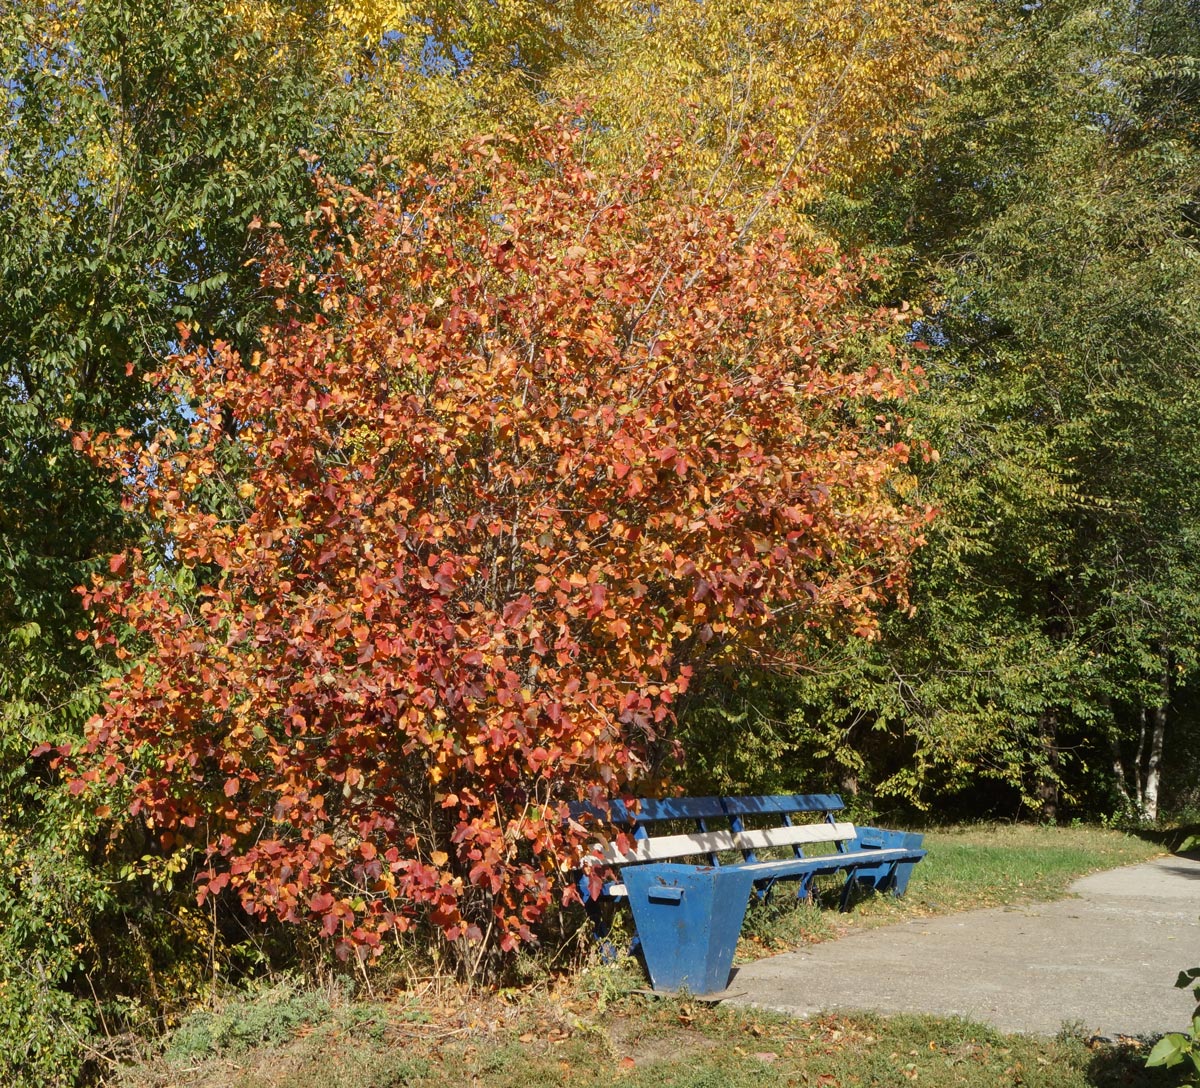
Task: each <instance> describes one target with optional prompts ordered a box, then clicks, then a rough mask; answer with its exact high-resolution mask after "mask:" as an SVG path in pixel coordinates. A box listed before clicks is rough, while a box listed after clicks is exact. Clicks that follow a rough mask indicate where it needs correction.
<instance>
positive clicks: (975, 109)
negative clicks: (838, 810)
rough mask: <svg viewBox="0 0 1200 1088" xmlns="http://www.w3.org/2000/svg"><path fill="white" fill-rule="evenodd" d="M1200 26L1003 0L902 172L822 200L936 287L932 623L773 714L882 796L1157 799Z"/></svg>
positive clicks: (852, 649) (1188, 365)
mask: <svg viewBox="0 0 1200 1088" xmlns="http://www.w3.org/2000/svg"><path fill="white" fill-rule="evenodd" d="M1195 27H1196V22H1195V20H1194V19H1191V18H1190V16H1189V9H1188V8H1187V6H1186V5H1182V4H1176V3H1161V4H1152V5H1151V4H1147V5H1138V6H1136V7H1135V8H1133V9H1130V10H1128V11H1126V10H1124V9H1122V10H1120V11H1117V10H1113V9H1106V8H1096V7H1094V6H1092V5H1089V4H1087V3H1072V4H1057V5H1053V6H1035V7H1032V8H1031V7H1028V6H1027V5H1026V6H1021V7H1017V6H1007V5H1004V6H997V7H996V8H994V9H992V12H991V17H990V21H989V24H988V25H987V26H986V27H985V28H984V32H983V38H982V40H981V43H980V46H979V48H978V51H977V54H976V56H975V58H974V64H973V65H972V70H971V72H970V74H969V75H966V76H964V77H962V78H959V79H956V80H952V81H951V82H950V83H949V84H948V87H947V93H946V95H945V97H944V98H942V99H941V100H940V101H939V102H938V104H937V106H936V108H935V109H934V111H933V114H932V116H931V118H930V126H929V128H928V130H927V135H926V138H925V139H924V140H922V141H920V142H918V143H915V144H913V145H911V146H910V147H909V148H907V149H906V150H905V152H904V153H903V156H902V157H901V158H900V159H898V160H897V161H896V164H895V176H894V177H893V178H892V179H891V180H889V181H888V183H887V184H886V185H881V187H880V188H879V189H878V190H877V192H876V194H875V196H874V197H873V198H872V199H871V200H869V201H865V202H856V201H852V200H849V199H846V198H837V197H831V198H830V199H829V200H827V201H826V203H825V205H824V214H825V216H826V217H827V218H826V222H827V223H828V224H829V226H830V229H833V230H835V231H837V232H840V233H841V234H842V236H843V237H846V238H849V239H851V240H853V241H854V242H856V243H858V244H861V245H876V246H878V245H882V246H884V247H886V248H888V249H889V251H890V255H891V257H892V264H891V268H892V280H891V283H890V284H889V285H888V289H889V290H891V291H894V292H896V293H897V294H900V295H902V296H906V297H909V298H912V299H914V300H921V299H923V300H924V305H925V307H926V314H925V316H924V318H923V319H922V321H921V322H920V323H919V324H918V326H917V327H916V329H915V332H914V336H916V337H920V338H921V339H922V340H923V341H924V342H925V343H926V344H927V345H928V346H929V347H930V349H931V350H930V351H929V352H928V353H927V355H926V359H927V368H928V371H929V375H930V380H929V384H928V386H927V387H926V390H925V392H924V394H923V396H922V397H921V398H920V400H919V402H918V404H917V408H916V415H917V426H918V428H919V431H920V433H921V434H923V435H924V436H925V437H927V438H928V439H929V440H930V441H931V443H932V444H933V446H934V447H935V448H936V449H937V450H939V451H940V455H941V456H940V459H939V460H937V461H936V462H931V463H930V464H928V465H925V466H917V467H916V469H915V472H916V474H917V476H918V478H919V487H920V494H921V496H922V497H923V498H924V499H925V500H926V501H929V502H931V503H933V504H935V505H936V506H938V507H939V509H940V511H941V513H940V516H939V518H938V519H937V521H936V523H935V526H934V528H933V529H932V531H931V534H930V547H929V548H928V549H926V550H925V551H923V553H922V554H921V556H920V557H919V558H918V561H917V568H916V570H915V574H914V587H915V588H914V597H913V600H914V604H915V605H916V607H917V613H916V616H915V618H914V619H913V620H911V621H910V620H909V619H908V618H907V617H905V616H903V615H895V616H892V617H889V618H888V620H887V622H886V624H885V637H884V639H883V640H882V641H881V642H880V643H879V644H877V645H873V646H863V645H854V644H851V645H849V646H837V647H832V648H831V651H830V654H829V656H828V657H827V658H826V661H825V667H826V671H825V672H824V673H823V674H822V675H819V676H817V677H815V678H810V679H808V680H805V681H804V682H803V683H801V684H800V685H799V687H798V688H797V689H796V690H797V696H798V698H799V699H800V703H801V705H800V707H799V708H798V709H796V710H794V711H793V712H792V714H791V717H790V719H788V715H787V713H784V714H782V715H781V716H780V718H779V719H778V720H781V721H784V722H787V724H786V726H785V731H787V734H788V735H789V736H791V737H792V738H793V740H794V743H795V744H796V745H797V746H801V747H803V746H809V747H810V748H812V747H814V746H815V748H816V750H818V751H824V752H827V753H833V752H840V753H842V754H841V755H840V756H838V757H831V759H833V761H834V762H835V764H840V765H842V766H844V767H845V768H846V769H847V770H848V771H849V772H850V773H851V774H852V775H858V776H861V778H862V779H863V781H864V782H869V783H870V784H871V785H872V786H873V787H874V789H875V790H877V791H879V793H881V794H884V795H886V794H895V795H899V796H907V797H910V798H915V797H919V796H921V795H922V793H924V794H925V795H926V796H928V795H930V794H931V793H933V792H936V791H939V790H940V791H943V795H944V794H945V791H951V792H953V791H956V790H959V789H961V788H962V787H964V786H967V785H974V784H978V783H979V782H980V781H981V780H987V779H992V780H994V781H996V782H997V783H999V784H1001V785H1002V786H1003V788H1002V789H1000V790H999V791H998V792H995V793H993V795H992V796H993V798H994V801H995V803H998V804H1003V805H1006V806H1009V811H1014V810H1016V808H1017V806H1019V805H1022V804H1023V805H1024V806H1025V807H1026V809H1027V810H1032V811H1036V812H1040V813H1041V814H1042V815H1043V816H1045V817H1049V818H1053V817H1054V816H1055V815H1056V813H1057V811H1058V803H1059V800H1060V798H1059V787H1060V786H1061V785H1063V784H1064V783H1065V784H1066V785H1068V787H1069V797H1070V799H1071V800H1073V801H1074V802H1075V803H1077V804H1079V805H1082V806H1085V807H1090V806H1095V807H1097V808H1100V809H1101V810H1104V811H1112V809H1113V807H1114V806H1118V805H1119V804H1120V801H1119V797H1120V795H1121V794H1122V791H1124V793H1125V794H1127V795H1128V796H1129V799H1130V802H1131V804H1132V806H1133V807H1135V808H1138V809H1140V811H1141V812H1142V813H1143V814H1144V815H1146V816H1148V817H1151V818H1152V817H1153V814H1154V812H1155V782H1156V777H1157V773H1158V771H1159V770H1160V769H1161V753H1162V751H1163V744H1164V736H1165V734H1164V731H1163V730H1164V728H1165V726H1166V724H1167V722H1168V718H1169V714H1170V709H1171V706H1172V704H1173V703H1175V702H1176V701H1177V700H1178V699H1179V698H1181V697H1188V696H1187V692H1188V690H1189V688H1190V685H1191V684H1193V683H1194V678H1195V672H1194V668H1195V665H1194V661H1195V639H1194V632H1195V631H1196V629H1197V628H1196V626H1195V622H1194V621H1195V616H1196V608H1197V604H1198V603H1200V599H1198V598H1197V597H1196V592H1195V591H1196V583H1195V573H1194V555H1195V550H1194V549H1195V539H1196V537H1195V534H1196V520H1195V500H1194V496H1195V493H1196V483H1197V480H1196V477H1195V471H1196V470H1195V460H1194V457H1193V456H1192V454H1191V453H1190V451H1191V450H1192V449H1193V448H1194V446H1195V442H1196V439H1195V435H1196V424H1195V418H1196V416H1195V409H1196V398H1197V394H1198V392H1200V390H1198V387H1197V368H1196V348H1195V345H1196V343H1197V333H1198V332H1200V328H1198V322H1200V309H1198V308H1197V306H1196V303H1195V299H1196V298H1197V297H1198V290H1197V289H1198V286H1200V285H1198V283H1197V280H1196V275H1197V273H1196V268H1197V265H1196V207H1197V201H1196V197H1197V192H1198V182H1200V158H1198V157H1197V147H1196V140H1195V137H1196V112H1195V111H1196V98H1195V94H1194V76H1193V75H1192V74H1191V73H1193V72H1194V70H1195V63H1196V62H1195V60H1194V58H1195V56H1196V54H1197V40H1196V37H1195ZM1143 734H1144V736H1145V740H1144V742H1142V743H1140V744H1139V743H1138V742H1137V738H1138V737H1139V736H1141V735H1143ZM1131 739H1132V740H1133V741H1134V746H1130V747H1126V748H1124V749H1123V754H1120V753H1122V746H1123V745H1125V744H1127V743H1128V742H1129V741H1130V740H1131ZM1112 746H1115V748H1112ZM1110 748H1112V750H1115V751H1117V752H1118V753H1119V755H1118V759H1117V763H1116V765H1114V762H1113V756H1112V751H1110ZM1135 748H1136V752H1137V754H1138V758H1140V759H1141V760H1143V761H1144V763H1143V765H1142V767H1141V770H1140V771H1139V772H1138V773H1137V775H1136V776H1135V774H1134V772H1133V770H1132V766H1133V763H1134V760H1133V759H1132V758H1131V757H1132V756H1133V755H1134V752H1135ZM851 752H852V753H854V756H853V757H852V756H851V755H849V754H848V753H851ZM1183 755H1184V753H1179V756H1177V758H1181V757H1182V756H1183ZM825 765H826V766H827V765H828V763H826V764H825ZM1126 775H1128V778H1127V779H1126V777H1125V776H1126ZM1147 787H1149V789H1148V790H1147ZM973 796H974V798H975V800H976V801H977V800H978V799H979V797H980V794H979V793H978V792H976V793H975V794H974V795H973Z"/></svg>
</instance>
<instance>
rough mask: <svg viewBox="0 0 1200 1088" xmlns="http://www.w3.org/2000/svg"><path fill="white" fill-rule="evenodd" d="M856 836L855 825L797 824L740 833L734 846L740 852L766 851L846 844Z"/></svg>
mask: <svg viewBox="0 0 1200 1088" xmlns="http://www.w3.org/2000/svg"><path fill="white" fill-rule="evenodd" d="M854 836H855V830H854V825H853V824H796V825H794V826H792V827H760V828H754V829H752V830H749V831H739V832H738V833H737V834H736V835H735V836H734V845H735V846H736V847H737V848H738V849H739V850H764V849H766V848H767V847H769V846H798V845H800V844H801V843H805V842H845V841H847V840H848V839H852V838H854Z"/></svg>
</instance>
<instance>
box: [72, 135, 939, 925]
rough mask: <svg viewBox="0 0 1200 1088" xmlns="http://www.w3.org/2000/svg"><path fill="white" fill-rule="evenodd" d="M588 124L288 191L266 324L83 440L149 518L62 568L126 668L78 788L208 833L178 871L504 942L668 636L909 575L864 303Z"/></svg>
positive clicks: (371, 917) (678, 665)
mask: <svg viewBox="0 0 1200 1088" xmlns="http://www.w3.org/2000/svg"><path fill="white" fill-rule="evenodd" d="M585 128H586V120H585V119H582V118H580V119H577V120H575V121H573V122H571V123H570V124H568V125H565V126H559V127H556V128H553V129H547V130H539V131H538V132H537V133H536V135H535V137H534V138H533V144H532V145H528V144H526V145H524V146H522V147H521V148H520V149H519V150H520V152H521V161H522V162H526V163H528V162H531V161H532V162H533V163H535V164H536V165H535V166H532V167H531V166H523V165H520V164H519V163H518V162H516V161H514V159H515V158H516V156H515V155H514V153H513V149H512V145H511V144H510V143H509V141H508V140H507V138H500V139H497V140H485V141H481V142H478V143H476V144H473V145H472V146H471V147H470V148H469V149H468V150H467V151H466V152H464V153H463V155H461V156H459V157H458V158H456V159H451V160H443V161H441V162H439V163H438V164H437V165H435V166H434V167H432V168H421V167H416V168H414V169H412V170H411V171H410V172H409V173H408V174H407V175H406V176H405V178H404V180H403V182H402V183H401V184H399V185H396V186H389V187H384V188H381V189H380V190H379V191H378V192H376V193H375V195H373V196H368V195H365V194H364V193H361V192H359V191H356V190H353V189H347V188H344V187H341V186H339V185H336V184H334V183H332V182H331V181H329V180H327V179H325V180H322V181H321V182H320V183H319V184H320V188H321V199H322V210H321V213H320V215H319V216H318V217H317V219H316V221H315V222H314V227H313V229H314V231H315V237H316V238H318V239H320V245H318V247H317V252H318V254H319V256H318V258H316V259H315V260H314V259H308V258H306V257H305V256H304V252H303V251H299V252H297V251H294V250H293V249H291V248H289V246H288V245H287V244H286V243H285V242H283V241H281V240H277V241H276V242H275V244H274V246H273V249H272V256H271V260H270V263H269V265H268V266H267V268H266V272H265V283H266V285H267V286H268V287H269V289H270V290H272V291H273V292H275V293H276V294H277V305H278V306H279V308H280V310H281V313H282V324H280V325H279V326H278V327H277V328H275V329H268V330H265V331H264V336H265V341H264V343H263V346H262V348H261V350H259V351H256V352H255V353H254V354H253V356H252V357H251V358H249V359H246V358H243V357H241V355H240V354H239V353H238V352H237V351H236V350H235V349H234V348H233V347H232V346H231V345H229V344H228V343H223V342H214V343H212V344H196V345H191V346H190V347H189V348H188V350H187V351H186V352H185V353H184V354H183V355H181V356H180V357H178V358H177V359H176V360H175V365H174V367H173V368H172V370H171V375H172V377H170V378H169V379H168V377H167V376H166V375H164V376H163V377H162V379H161V380H164V381H167V380H169V381H171V382H173V383H174V384H172V385H171V388H172V390H173V393H172V396H173V397H175V398H176V399H177V400H178V402H179V403H180V404H187V405H188V406H189V407H188V411H187V412H186V413H185V416H184V419H183V420H181V421H180V422H179V424H178V425H177V427H176V428H174V429H171V428H166V429H164V430H162V431H161V432H160V433H159V434H158V435H157V436H156V437H155V438H154V439H153V440H152V441H149V442H143V441H138V440H136V439H135V438H134V437H133V436H131V435H129V434H127V433H123V434H116V435H108V436H102V435H97V436H94V437H82V436H81V437H80V438H79V439H78V441H79V442H80V443H81V444H85V445H86V446H88V447H89V448H90V449H91V450H93V451H94V453H95V455H96V456H97V457H98V458H99V459H100V460H101V461H102V462H103V463H106V464H108V465H110V466H112V467H113V468H114V469H115V470H116V471H117V473H118V475H119V476H120V478H121V479H122V480H123V481H125V485H126V494H127V501H128V502H129V503H131V504H132V505H133V506H134V507H135V508H137V509H138V510H139V511H141V512H142V514H143V516H144V517H145V518H146V519H147V521H148V524H149V525H150V526H151V527H152V528H151V531H150V533H149V534H148V535H147V537H146V539H145V541H144V542H143V544H142V545H141V546H140V547H138V548H135V549H131V550H128V551H126V552H122V553H121V554H119V555H117V556H115V557H114V558H113V560H112V562H111V564H110V569H111V576H109V577H106V578H99V577H97V578H96V579H95V580H94V581H93V582H92V584H91V585H90V587H89V589H88V591H87V594H86V600H87V603H88V605H89V606H90V607H92V608H93V609H94V610H95V611H96V615H97V621H96V626H95V630H94V638H95V640H96V642H97V645H98V646H99V647H100V649H101V651H102V652H107V650H111V651H112V652H115V654H116V656H117V657H118V658H120V659H124V660H125V661H126V666H125V668H124V669H123V671H122V675H120V676H119V677H118V678H117V679H115V680H113V681H112V682H111V683H110V684H109V686H108V689H107V699H106V704H105V707H104V710H103V712H102V713H101V714H99V715H98V716H97V717H96V718H95V719H93V721H92V723H91V725H90V727H89V738H90V740H89V744H88V747H87V752H86V753H84V754H83V756H82V758H81V762H80V763H79V764H78V767H77V771H78V778H77V779H76V780H75V783H74V785H73V786H72V789H73V790H75V791H77V792H84V791H88V790H95V789H101V790H103V789H106V788H107V789H116V790H118V791H122V790H124V791H127V800H128V803H129V806H130V810H131V811H132V812H133V813H134V814H136V815H137V817H138V818H139V819H141V820H144V821H145V822H146V823H147V825H148V826H150V827H151V828H152V829H153V830H154V833H155V834H156V835H157V836H158V837H159V843H160V847H161V849H163V850H165V851H178V850H183V849H195V848H199V849H202V850H203V851H204V853H205V858H206V861H205V868H204V870H203V872H202V873H201V876H200V893H201V895H202V896H209V895H213V894H215V893H218V892H220V891H222V890H223V889H226V888H229V889H232V890H233V891H234V892H236V894H237V895H238V896H240V898H241V901H242V903H243V905H244V906H245V908H246V909H247V910H248V911H251V912H252V913H254V914H257V915H259V916H262V917H268V916H271V917H278V918H282V919H287V920H290V921H311V922H314V923H316V924H318V925H319V926H320V927H321V928H322V929H323V931H324V932H325V933H327V934H329V935H330V936H331V937H336V938H338V939H339V941H340V942H342V943H343V946H344V947H349V946H360V947H361V946H374V945H376V944H378V942H379V940H380V938H381V935H383V934H385V933H387V932H389V931H391V930H403V929H405V928H407V927H409V926H410V925H411V924H413V922H414V921H415V920H417V919H419V918H422V917H425V918H428V919H430V920H431V921H432V922H433V923H435V924H436V925H437V926H440V927H441V929H442V930H443V931H444V933H445V934H446V936H447V937H449V938H451V939H460V940H465V941H468V942H470V941H475V940H480V939H484V938H489V937H490V938H491V941H492V942H494V943H498V944H499V946H500V947H502V948H510V947H512V946H514V945H515V944H516V943H517V942H519V941H521V940H529V939H531V938H532V936H533V930H532V928H531V927H532V926H533V925H534V923H535V922H536V921H537V919H538V918H539V916H540V915H541V914H542V912H543V911H544V910H545V908H546V907H547V906H548V905H549V904H550V903H551V902H552V899H553V897H554V896H556V895H559V894H564V893H563V892H562V884H561V876H562V873H563V871H564V870H566V869H569V868H570V867H571V866H572V865H573V864H574V863H575V862H576V861H577V860H578V857H579V850H580V842H581V840H580V835H581V829H579V828H578V827H576V826H574V825H572V824H571V823H569V822H567V821H565V820H564V818H563V817H564V812H565V810H564V807H563V803H564V802H565V801H566V800H568V799H575V798H579V797H605V796H608V795H610V794H612V793H614V792H617V791H621V790H624V789H627V788H629V787H630V786H631V785H632V784H634V783H636V782H638V781H639V780H640V779H642V778H644V776H645V774H646V768H647V762H646V760H647V752H648V749H649V746H650V745H651V744H652V743H653V742H655V740H656V738H661V737H663V736H664V735H666V734H668V733H669V729H670V725H671V722H672V716H673V709H674V706H675V703H676V701H677V699H678V698H679V697H680V695H681V694H682V693H684V692H685V691H686V689H687V687H688V684H689V679H690V676H691V673H692V668H693V666H694V665H695V664H696V663H697V662H699V661H701V660H705V659H709V660H714V659H715V660H722V659H728V660H734V659H739V658H743V657H745V656H746V655H752V654H755V653H756V652H759V651H760V650H761V648H762V647H763V646H765V645H766V643H765V642H764V637H765V635H766V633H767V632H768V631H770V630H771V629H772V628H773V627H777V626H778V625H780V624H787V625H788V626H789V627H790V628H791V629H792V630H793V631H794V632H797V633H802V632H804V631H805V630H815V629H824V628H827V627H828V626H829V625H831V624H837V625H839V626H840V627H841V628H842V629H844V630H846V631H848V632H849V631H857V632H858V633H860V634H864V635H869V634H871V632H872V631H873V629H874V623H875V621H874V614H875V610H876V609H877V607H878V606H879V605H880V604H881V603H882V602H883V601H885V600H887V599H889V598H890V597H893V596H895V595H896V594H900V595H902V594H903V583H904V578H905V574H906V571H907V566H908V558H909V555H910V553H911V551H912V549H913V547H914V545H915V544H916V543H917V542H918V540H919V538H920V532H921V527H922V526H923V525H924V523H925V520H926V517H927V513H926V511H925V510H924V509H918V508H909V507H907V506H905V505H904V504H902V503H900V502H898V501H897V499H896V498H895V495H894V493H893V492H892V491H890V490H889V482H890V481H891V480H892V479H893V477H894V476H895V474H896V472H897V471H898V470H899V469H900V467H901V466H903V465H904V464H905V463H906V462H907V461H908V459H909V456H910V450H909V446H908V444H907V443H906V442H905V440H904V438H903V435H902V432H901V431H900V430H899V429H898V424H897V421H896V419H895V416H894V409H895V407H896V405H897V403H898V402H899V401H901V400H902V399H903V398H904V397H905V396H906V395H907V394H908V393H909V392H910V389H911V386H912V377H911V374H910V372H909V370H908V368H907V365H906V364H905V363H904V362H903V361H902V360H901V359H898V358H896V357H895V352H894V350H892V351H887V350H885V344H884V340H885V339H886V337H887V333H888V330H889V328H890V327H891V326H892V325H894V317H893V315H891V314H890V313H887V312H861V311H860V308H859V307H858V305H857V304H856V300H855V292H856V282H857V279H858V275H859V273H858V272H856V271H855V270H854V269H853V268H852V267H850V266H849V265H847V264H846V263H844V262H842V261H839V260H836V259H834V258H833V257H832V256H831V255H830V254H829V253H825V252H820V251H809V250H799V249H796V248H793V247H791V246H789V244H788V243H787V242H786V241H785V240H784V239H783V238H782V237H780V236H771V237H768V238H764V239H763V240H761V241H758V242H754V243H750V244H739V242H738V239H737V229H736V227H735V225H734V224H733V223H732V221H731V220H730V219H729V218H727V217H725V216H722V215H720V214H718V213H717V212H715V211H714V210H713V209H712V208H711V207H710V206H707V205H705V204H704V203H702V202H694V203H688V202H682V201H679V200H678V199H677V194H676V193H675V192H674V191H672V190H671V189H669V188H667V187H664V186H663V185H662V183H661V182H662V178H663V177H665V176H667V175H669V174H670V166H671V160H672V156H673V155H677V154H678V151H675V150H671V149H667V150H665V151H664V152H663V153H662V156H661V158H654V159H652V161H651V162H650V163H649V164H648V165H647V166H646V167H645V168H644V169H642V170H640V171H638V172H636V173H631V174H625V175H622V176H618V177H615V178H612V179H605V178H603V177H600V176H596V175H594V174H593V173H592V172H590V171H589V169H588V167H587V166H586V163H585V161H584V159H583V156H582V154H581V141H582V136H581V133H582V132H583V131H584V129H585ZM567 894H569V893H567Z"/></svg>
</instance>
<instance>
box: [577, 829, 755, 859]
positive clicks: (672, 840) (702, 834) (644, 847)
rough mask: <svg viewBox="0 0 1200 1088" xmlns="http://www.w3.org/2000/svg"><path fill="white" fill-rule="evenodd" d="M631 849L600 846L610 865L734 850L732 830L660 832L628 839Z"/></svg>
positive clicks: (612, 845) (604, 857)
mask: <svg viewBox="0 0 1200 1088" xmlns="http://www.w3.org/2000/svg"><path fill="white" fill-rule="evenodd" d="M629 845H630V847H631V849H629V850H627V851H621V850H618V849H617V844H616V843H615V842H610V843H609V844H608V845H607V846H602V847H600V857H601V858H603V859H604V860H605V861H607V862H609V863H610V864H611V865H625V864H627V863H629V862H634V861H666V860H668V859H669V858H684V857H688V856H690V855H692V854H712V853H715V852H716V851H718V850H736V849H737V846H736V845H735V844H734V841H733V832H732V831H694V832H692V834H690V835H660V836H658V838H654V839H630V841H629Z"/></svg>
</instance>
